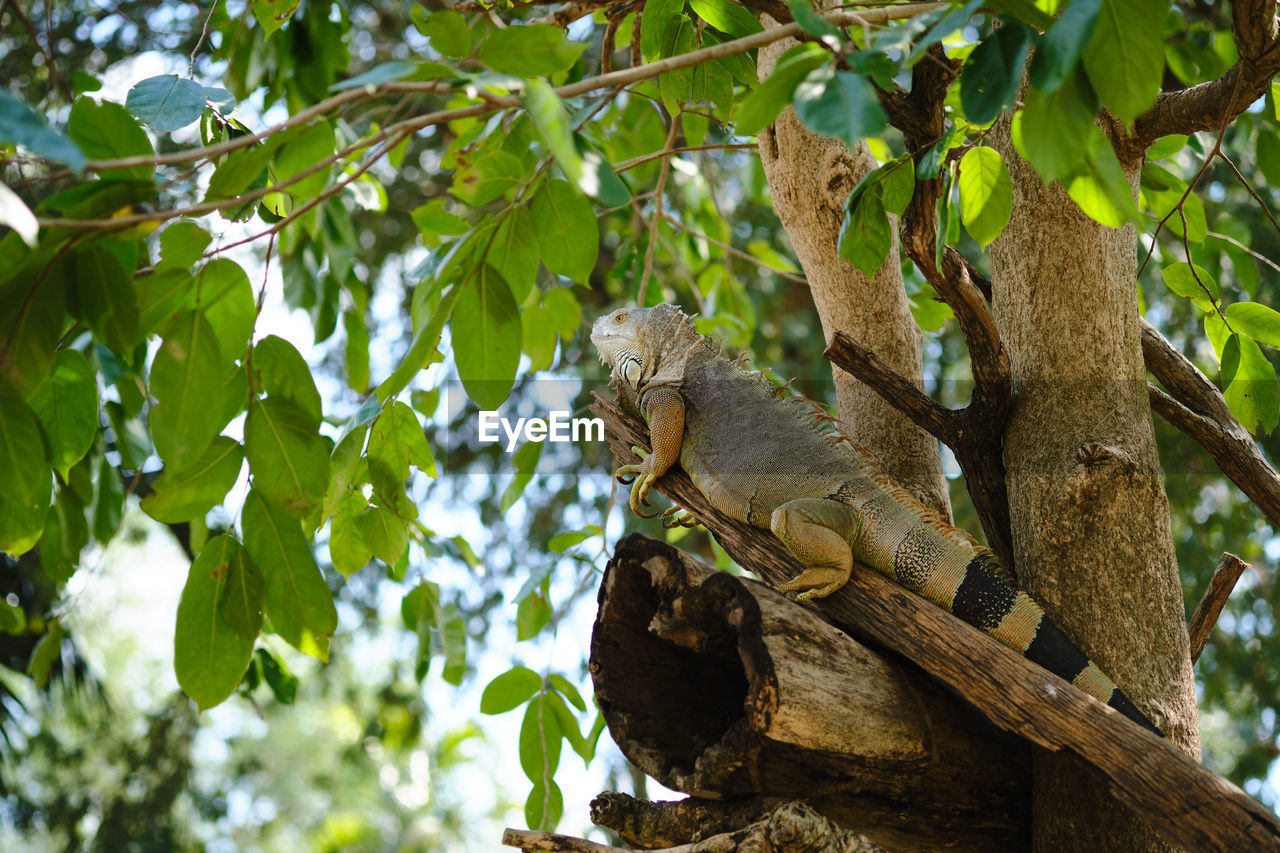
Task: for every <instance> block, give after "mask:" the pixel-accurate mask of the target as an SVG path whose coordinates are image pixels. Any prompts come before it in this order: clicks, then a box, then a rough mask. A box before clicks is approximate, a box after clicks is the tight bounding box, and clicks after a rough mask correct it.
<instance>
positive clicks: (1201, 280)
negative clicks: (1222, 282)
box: [1160, 261, 1222, 311]
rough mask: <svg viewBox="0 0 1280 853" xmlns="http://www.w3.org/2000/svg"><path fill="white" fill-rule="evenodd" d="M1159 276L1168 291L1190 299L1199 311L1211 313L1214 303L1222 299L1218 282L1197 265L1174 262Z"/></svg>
mask: <svg viewBox="0 0 1280 853" xmlns="http://www.w3.org/2000/svg"><path fill="white" fill-rule="evenodd" d="M1160 275H1161V277H1163V278H1164V283H1165V284H1166V285H1167V286H1168V287H1169V289H1170V290H1172V291H1173V292H1174V293H1176V294H1178V295H1179V296H1184V297H1186V298H1187V299H1190V300H1191V302H1192V304H1194V305H1195V306H1196V307H1197V308H1199V309H1200V310H1201V311H1213V310H1214V309H1213V306H1214V303H1216V302H1218V301H1220V300H1221V299H1222V288H1221V287H1219V285H1218V280H1217V279H1216V278H1214V277H1213V276H1212V275H1210V274H1209V271H1208V270H1206V269H1205V268H1204V267H1201V266H1199V265H1198V264H1189V263H1187V262H1186V261H1175V262H1174V263H1172V264H1169V265H1168V266H1166V267H1165V268H1163V269H1162V270H1160Z"/></svg>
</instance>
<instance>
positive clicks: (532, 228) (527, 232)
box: [485, 207, 539, 304]
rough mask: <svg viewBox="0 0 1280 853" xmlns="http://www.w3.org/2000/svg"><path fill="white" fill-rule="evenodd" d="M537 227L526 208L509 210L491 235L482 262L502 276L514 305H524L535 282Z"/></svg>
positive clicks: (536, 270)
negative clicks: (491, 237)
mask: <svg viewBox="0 0 1280 853" xmlns="http://www.w3.org/2000/svg"><path fill="white" fill-rule="evenodd" d="M538 241H539V234H538V226H537V225H535V224H534V221H533V214H531V213H530V212H529V210H528V208H526V207H513V208H511V210H509V211H508V212H507V214H506V216H504V217H503V219H502V222H500V223H499V224H498V230H497V231H495V232H494V234H493V242H492V243H490V244H489V252H488V254H487V255H485V260H486V261H487V262H488V263H490V264H492V265H493V268H494V269H496V270H497V271H498V272H500V273H501V274H502V278H503V279H504V280H505V281H506V282H507V286H508V287H510V288H511V296H512V297H513V298H514V299H515V301H516V304H523V303H524V300H525V298H526V297H527V296H528V295H529V291H530V290H532V289H533V286H534V284H535V283H536V281H537V278H538Z"/></svg>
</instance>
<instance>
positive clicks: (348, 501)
mask: <svg viewBox="0 0 1280 853" xmlns="http://www.w3.org/2000/svg"><path fill="white" fill-rule="evenodd" d="M367 506H368V503H367V502H366V501H365V499H364V498H363V497H362V496H361V495H359V494H358V493H352V494H350V495H348V496H346V497H345V498H344V499H343V500H342V501H340V502H339V504H338V508H337V512H336V513H334V516H333V522H332V523H331V524H330V525H329V562H331V563H332V564H333V568H334V570H335V571H337V572H338V573H339V574H341V575H342V576H343V577H344V578H349V577H351V576H352V575H354V574H355V573H356V572H358V571H360V570H361V569H363V568H364V567H365V566H367V565H369V561H370V560H372V559H373V551H372V549H370V548H369V546H368V545H366V544H365V543H364V537H363V536H361V534H360V525H359V524H358V523H357V521H358V519H359V517H360V514H361V513H362V512H364V511H365V508H367Z"/></svg>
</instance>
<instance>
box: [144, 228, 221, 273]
mask: <svg viewBox="0 0 1280 853" xmlns="http://www.w3.org/2000/svg"><path fill="white" fill-rule="evenodd" d="M211 239H212V238H211V237H210V236H209V232H208V231H205V230H204V229H203V228H201V227H200V226H199V225H197V224H196V223H194V222H191V221H190V220H186V219H182V220H179V221H177V222H175V223H173V224H172V225H170V226H169V227H168V228H166V229H164V230H163V231H161V232H160V262H159V263H158V264H156V269H157V270H183V271H186V270H189V269H191V268H192V267H193V266H195V264H196V261H198V260H200V256H201V255H202V254H204V250H205V249H206V248H207V247H208V246H209V241H210V240H211Z"/></svg>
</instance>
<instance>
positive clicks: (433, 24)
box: [413, 6, 471, 59]
mask: <svg viewBox="0 0 1280 853" xmlns="http://www.w3.org/2000/svg"><path fill="white" fill-rule="evenodd" d="M419 8H420V7H418V6H414V9H413V11H414V23H415V24H417V27H418V32H420V33H422V34H423V35H424V36H426V37H427V38H428V39H430V40H431V46H432V47H434V48H435V49H436V50H438V51H439V52H440V53H441V55H443V56H447V57H449V58H451V59H464V58H465V57H466V56H467V54H469V53H471V29H470V27H468V26H467V19H466V18H464V17H462V15H460V14H458V13H457V12H455V11H453V10H452V9H439V10H437V11H435V12H432V13H431V14H429V15H426V16H425V19H424V20H422V21H421V22H419V20H418V17H417V13H418V11H419Z"/></svg>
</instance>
